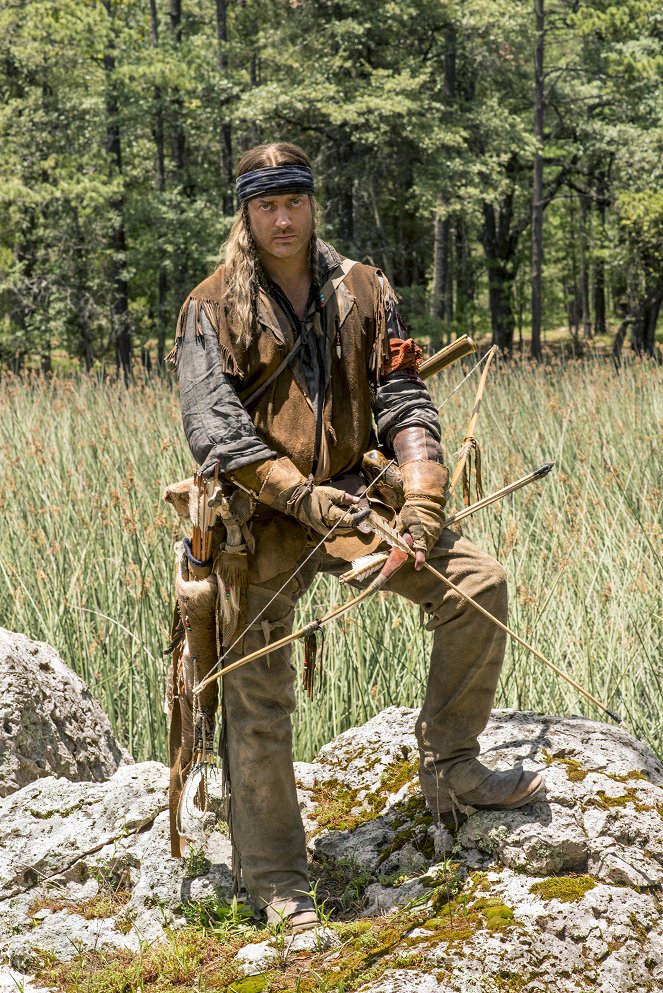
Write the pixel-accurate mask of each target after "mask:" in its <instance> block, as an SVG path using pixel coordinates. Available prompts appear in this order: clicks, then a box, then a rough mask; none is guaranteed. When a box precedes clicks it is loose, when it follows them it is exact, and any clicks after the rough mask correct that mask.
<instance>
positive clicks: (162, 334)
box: [150, 0, 168, 369]
mask: <svg viewBox="0 0 663 993" xmlns="http://www.w3.org/2000/svg"><path fill="white" fill-rule="evenodd" d="M150 35H151V39H152V47H153V48H154V49H155V51H156V49H157V48H158V47H159V18H158V14H157V5H156V0H150ZM154 108H155V111H154V130H153V135H154V148H155V152H156V179H157V190H158V192H159V201H160V205H161V204H162V203H163V199H164V194H165V192H166V149H165V142H164V120H163V94H162V92H161V87H160V86H155V87H154ZM159 227H160V228H161V222H159ZM161 234H162V232H161V231H159V232H158V235H159V237H160V236H161ZM159 257H160V262H159V270H158V273H157V365H158V367H159V368H160V369H161V368H162V367H163V363H164V358H165V354H166V328H167V300H168V275H167V272H166V266H165V263H164V260H163V254H162V252H161V251H160V252H159Z"/></svg>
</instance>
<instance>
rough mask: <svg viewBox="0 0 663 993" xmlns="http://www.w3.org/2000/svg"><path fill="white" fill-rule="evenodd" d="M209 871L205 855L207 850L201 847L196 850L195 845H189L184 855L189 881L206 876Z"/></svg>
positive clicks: (186, 874) (185, 871)
mask: <svg viewBox="0 0 663 993" xmlns="http://www.w3.org/2000/svg"><path fill="white" fill-rule="evenodd" d="M208 869H209V862H208V860H207V856H206V854H205V849H204V847H203V846H202V845H201V846H200V847H199V848H196V846H195V845H189V847H188V848H187V850H186V853H185V855H184V875H185V876H186V878H187V879H196V878H197V877H198V876H204V875H205V873H206V872H207V870H208Z"/></svg>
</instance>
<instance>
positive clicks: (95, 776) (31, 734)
mask: <svg viewBox="0 0 663 993" xmlns="http://www.w3.org/2000/svg"><path fill="white" fill-rule="evenodd" d="M132 761H133V760H132V758H131V756H130V755H129V753H128V752H127V751H126V750H125V749H124V748H122V747H121V746H120V745H119V744H118V742H117V741H116V739H115V735H114V734H113V731H112V730H111V726H110V722H109V720H108V718H107V717H106V715H105V713H104V712H103V710H102V709H101V707H100V706H99V704H98V703H97V702H96V700H94V699H93V697H92V695H91V694H90V691H89V690H88V688H87V686H86V685H85V683H84V682H83V680H82V679H80V678H79V677H78V676H77V675H76V674H75V673H73V672H72V671H71V670H70V669H69V668H67V666H66V665H65V664H64V662H63V661H62V659H61V658H60V656H59V655H58V654H57V652H56V651H55V650H54V649H53V648H51V647H50V646H49V645H45V644H43V642H40V641H31V640H30V638H26V637H25V636H24V635H22V634H14V633H13V632H11V631H7V630H5V629H4V628H0V796H8V795H9V794H10V793H13V792H14V791H15V790H19V789H21V787H23V786H26V785H27V784H28V783H32V782H34V780H36V779H41V778H43V777H45V776H65V777H66V778H67V779H71V780H94V781H96V782H101V781H103V780H105V779H108V778H109V776H112V775H113V773H114V772H115V771H116V770H117V769H118V768H119V766H120V765H122V764H127V763H129V762H132Z"/></svg>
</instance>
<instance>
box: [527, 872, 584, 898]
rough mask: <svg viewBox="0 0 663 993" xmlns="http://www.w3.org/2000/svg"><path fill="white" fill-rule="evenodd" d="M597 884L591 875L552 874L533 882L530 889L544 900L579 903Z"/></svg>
mask: <svg viewBox="0 0 663 993" xmlns="http://www.w3.org/2000/svg"><path fill="white" fill-rule="evenodd" d="M595 886H596V880H595V879H592V877H591V876H551V877H550V878H549V879H541V880H539V881H538V882H536V883H532V885H531V886H530V888H529V891H530V893H533V894H534V895H535V896H539V897H541V899H542V900H561V902H562V903H578V901H580V900H582V898H583V897H584V895H585V893H588V892H589V890H593V889H594V887H595Z"/></svg>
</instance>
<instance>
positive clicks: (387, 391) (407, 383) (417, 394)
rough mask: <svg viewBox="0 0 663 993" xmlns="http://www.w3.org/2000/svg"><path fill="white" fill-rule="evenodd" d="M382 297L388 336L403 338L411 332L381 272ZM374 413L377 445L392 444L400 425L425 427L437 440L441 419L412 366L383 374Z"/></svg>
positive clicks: (389, 338)
mask: <svg viewBox="0 0 663 993" xmlns="http://www.w3.org/2000/svg"><path fill="white" fill-rule="evenodd" d="M379 278H380V283H381V288H382V290H383V298H384V317H385V324H386V328H387V338H388V340H389V341H390V342H391V341H396V340H397V339H398V340H400V341H406V340H407V339H408V338H409V337H410V336H409V333H408V330H407V328H406V326H405V324H404V323H403V319H402V318H401V315H400V314H399V312H398V306H397V303H398V301H397V299H396V294H395V293H394V291H393V290H392V288H391V286H390V285H389V281H388V280H387V278H386V277H385V276H384V275H382V273H380V276H379ZM373 416H374V417H375V424H376V428H377V433H378V442H379V444H380V445H387V446H388V447H389V448H391V442H392V438H393V436H394V434H395V433H396V432H397V431H400V429H401V428H412V427H417V428H425V429H426V430H427V431H429V432H430V433H431V434H432V436H433V437H434V438H435V440H436V441H439V440H440V437H441V431H440V419H439V417H438V413H437V409H436V407H435V404H434V403H433V401H432V400H431V398H430V395H429V393H428V390H427V389H426V387H425V386H424V383H423V380H422V379H420V378H419V376H418V375H417V374H416V372H415V371H414V370H413V369H408V370H401V371H399V372H392V373H389V374H388V375H386V376H384V377H383V378H382V379H381V380H380V383H379V385H378V387H377V389H376V391H375V395H374V397H373Z"/></svg>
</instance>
